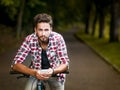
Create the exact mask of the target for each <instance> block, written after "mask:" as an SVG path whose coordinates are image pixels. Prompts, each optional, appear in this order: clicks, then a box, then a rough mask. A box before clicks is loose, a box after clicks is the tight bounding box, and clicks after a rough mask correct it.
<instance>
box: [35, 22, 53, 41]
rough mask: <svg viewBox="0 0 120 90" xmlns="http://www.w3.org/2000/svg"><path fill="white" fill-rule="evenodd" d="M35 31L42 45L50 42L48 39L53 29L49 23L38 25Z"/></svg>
mask: <svg viewBox="0 0 120 90" xmlns="http://www.w3.org/2000/svg"><path fill="white" fill-rule="evenodd" d="M34 30H35V32H36V34H37V36H38V39H39V41H41V42H42V43H47V42H48V38H49V36H50V33H51V31H52V28H51V27H50V25H49V23H44V22H42V23H38V24H37V26H36V27H35V28H34Z"/></svg>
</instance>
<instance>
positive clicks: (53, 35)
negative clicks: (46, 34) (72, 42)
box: [50, 32, 63, 40]
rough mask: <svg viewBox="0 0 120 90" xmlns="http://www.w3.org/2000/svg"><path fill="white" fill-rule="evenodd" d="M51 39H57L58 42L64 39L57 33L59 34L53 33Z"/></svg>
mask: <svg viewBox="0 0 120 90" xmlns="http://www.w3.org/2000/svg"><path fill="white" fill-rule="evenodd" d="M50 37H51V38H53V39H56V40H59V39H62V38H63V36H62V35H61V34H60V33H57V32H52V33H51V35H50Z"/></svg>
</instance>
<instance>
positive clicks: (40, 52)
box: [12, 13, 69, 90]
mask: <svg viewBox="0 0 120 90" xmlns="http://www.w3.org/2000/svg"><path fill="white" fill-rule="evenodd" d="M52 25H53V21H52V17H51V16H50V15H48V14H45V13H43V14H38V15H36V16H35V17H34V31H35V32H34V33H32V34H31V35H28V36H27V37H26V38H25V40H24V42H23V43H22V45H21V47H20V49H19V50H18V52H17V54H16V56H15V58H14V60H13V64H12V69H13V70H14V71H18V72H22V73H25V74H29V75H30V76H31V77H30V79H29V80H28V83H27V85H26V87H25V90H30V87H31V86H32V84H33V81H34V80H35V79H39V80H45V81H46V82H48V84H49V86H50V89H51V90H64V83H65V74H63V73H61V72H63V71H66V70H67V69H68V67H69V58H68V54H67V49H66V44H65V41H64V39H63V37H62V36H61V35H60V34H58V33H56V32H53V31H52ZM28 54H30V55H31V59H32V66H31V68H29V67H27V66H25V65H24V64H22V63H23V62H24V61H25V59H26V56H27V55H28ZM60 73H61V74H60ZM53 74H56V75H58V76H59V77H51V76H52V75H53ZM35 88H36V87H35Z"/></svg>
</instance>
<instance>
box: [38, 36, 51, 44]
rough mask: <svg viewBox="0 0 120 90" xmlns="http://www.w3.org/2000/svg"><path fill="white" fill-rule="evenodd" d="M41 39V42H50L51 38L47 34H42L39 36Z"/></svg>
mask: <svg viewBox="0 0 120 90" xmlns="http://www.w3.org/2000/svg"><path fill="white" fill-rule="evenodd" d="M39 41H40V42H41V43H45V44H46V43H48V42H49V38H48V37H46V36H41V37H39Z"/></svg>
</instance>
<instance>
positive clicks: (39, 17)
mask: <svg viewBox="0 0 120 90" xmlns="http://www.w3.org/2000/svg"><path fill="white" fill-rule="evenodd" d="M33 19H34V20H33V21H34V22H33V25H34V27H36V26H37V24H38V23H41V22H46V23H49V24H50V26H51V27H52V25H53V20H52V17H51V16H50V15H48V14H46V13H41V14H37V15H36V16H35V17H34V18H33Z"/></svg>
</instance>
